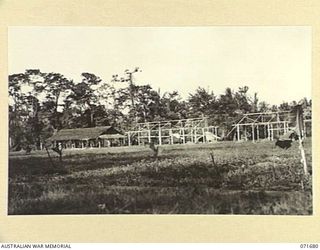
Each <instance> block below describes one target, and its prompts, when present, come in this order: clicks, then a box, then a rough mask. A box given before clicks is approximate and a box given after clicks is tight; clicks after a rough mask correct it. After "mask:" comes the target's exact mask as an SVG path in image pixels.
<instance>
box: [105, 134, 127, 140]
mask: <svg viewBox="0 0 320 250" xmlns="http://www.w3.org/2000/svg"><path fill="white" fill-rule="evenodd" d="M99 138H101V139H119V138H127V136H125V135H122V134H104V135H100V136H99Z"/></svg>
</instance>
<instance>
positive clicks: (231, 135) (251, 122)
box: [126, 111, 311, 146]
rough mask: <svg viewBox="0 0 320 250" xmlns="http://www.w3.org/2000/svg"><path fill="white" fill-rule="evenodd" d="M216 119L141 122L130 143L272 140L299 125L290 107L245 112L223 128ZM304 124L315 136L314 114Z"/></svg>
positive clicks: (129, 138)
mask: <svg viewBox="0 0 320 250" xmlns="http://www.w3.org/2000/svg"><path fill="white" fill-rule="evenodd" d="M212 121H213V119H211V118H209V117H203V118H194V119H180V120H168V121H156V122H145V123H138V124H137V125H136V126H135V127H134V128H133V129H132V130H130V131H128V132H126V135H127V145H128V146H131V145H145V144H146V143H149V144H150V143H153V144H158V145H163V144H187V143H210V142H216V141H218V140H220V139H221V140H222V139H224V140H225V139H227V140H234V141H239V142H240V141H248V140H251V141H253V142H255V141H260V140H271V141H272V140H274V139H275V138H279V137H280V136H282V135H284V134H286V133H288V132H289V131H290V130H293V129H294V128H295V126H296V124H295V115H294V114H293V113H292V112H290V111H281V112H259V113H247V114H243V115H242V116H241V117H239V119H237V120H236V121H235V122H234V123H233V124H232V125H231V128H229V129H227V128H226V127H223V128H222V127H220V128H219V127H218V125H217V124H213V122H212ZM303 125H304V126H303V133H304V135H305V136H311V117H305V118H304V124H303ZM224 135H225V136H224Z"/></svg>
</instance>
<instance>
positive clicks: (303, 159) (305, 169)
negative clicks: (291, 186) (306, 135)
mask: <svg viewBox="0 0 320 250" xmlns="http://www.w3.org/2000/svg"><path fill="white" fill-rule="evenodd" d="M299 148H300V153H301V162H302V164H303V172H304V174H305V175H307V174H308V169H307V160H306V155H305V152H304V148H303V145H302V138H301V135H299Z"/></svg>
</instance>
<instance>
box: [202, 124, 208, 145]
mask: <svg viewBox="0 0 320 250" xmlns="http://www.w3.org/2000/svg"><path fill="white" fill-rule="evenodd" d="M202 142H203V143H206V142H207V141H206V134H205V133H204V128H202Z"/></svg>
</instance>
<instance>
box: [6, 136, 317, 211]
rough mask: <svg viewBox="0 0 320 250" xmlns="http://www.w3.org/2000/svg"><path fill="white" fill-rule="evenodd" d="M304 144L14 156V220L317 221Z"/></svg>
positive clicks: (11, 190)
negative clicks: (224, 217)
mask: <svg viewBox="0 0 320 250" xmlns="http://www.w3.org/2000/svg"><path fill="white" fill-rule="evenodd" d="M305 149H306V156H307V162H308V170H309V173H310V174H309V176H307V177H304V175H303V171H302V166H301V162H300V151H299V148H298V143H297V142H294V143H293V146H292V147H291V148H290V149H288V150H283V149H280V148H276V147H275V146H274V143H273V142H269V141H266V142H260V143H252V142H242V143H234V142H219V143H216V144H196V145H171V146H162V147H161V150H160V155H159V156H158V158H156V159H155V158H153V156H152V155H153V153H152V151H151V150H150V149H149V148H148V147H143V146H142V147H121V148H103V149H84V150H65V151H64V152H63V154H64V156H63V162H62V163H61V164H60V163H59V159H58V156H57V155H56V154H54V152H52V151H51V155H52V156H54V158H53V162H54V166H52V164H51V162H50V160H49V159H48V157H47V154H46V152H45V151H38V152H31V154H30V155H25V154H24V153H23V152H15V153H10V155H9V199H8V214H120V213H121V214H122V213H124V214H149V213H156V214H290V215H297V214H299V215H300V214H302V215H310V214H312V186H311V180H312V165H311V162H312V160H311V140H310V139H309V140H307V141H305Z"/></svg>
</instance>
